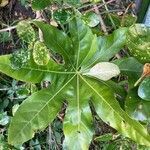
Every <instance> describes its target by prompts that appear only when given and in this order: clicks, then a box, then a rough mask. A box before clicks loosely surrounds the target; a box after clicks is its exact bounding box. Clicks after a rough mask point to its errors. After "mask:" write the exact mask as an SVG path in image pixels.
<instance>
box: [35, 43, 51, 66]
mask: <svg viewBox="0 0 150 150" xmlns="http://www.w3.org/2000/svg"><path fill="white" fill-rule="evenodd" d="M49 59H50V54H49V51H48V49H47V47H46V46H45V44H44V43H43V42H40V41H37V42H35V43H34V47H33V60H34V62H35V63H36V64H38V65H47V64H48V62H49Z"/></svg>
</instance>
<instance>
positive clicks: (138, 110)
mask: <svg viewBox="0 0 150 150" xmlns="http://www.w3.org/2000/svg"><path fill="white" fill-rule="evenodd" d="M149 107H150V102H149V101H145V100H143V99H141V98H140V97H139V96H138V94H137V89H136V88H134V89H132V90H131V91H130V92H129V94H128V96H127V98H126V112H127V113H128V114H129V115H130V116H131V117H132V118H133V119H136V120H139V121H144V122H145V121H147V122H149V119H150V109H149Z"/></svg>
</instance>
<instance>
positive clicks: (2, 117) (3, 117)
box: [0, 112, 9, 126]
mask: <svg viewBox="0 0 150 150" xmlns="http://www.w3.org/2000/svg"><path fill="white" fill-rule="evenodd" d="M8 122H9V116H7V112H4V113H1V114H0V125H2V126H5V125H6V124H8Z"/></svg>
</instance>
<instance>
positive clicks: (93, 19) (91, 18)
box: [83, 12, 100, 27]
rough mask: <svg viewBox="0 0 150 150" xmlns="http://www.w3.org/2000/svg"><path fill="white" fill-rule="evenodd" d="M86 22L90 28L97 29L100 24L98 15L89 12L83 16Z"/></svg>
mask: <svg viewBox="0 0 150 150" xmlns="http://www.w3.org/2000/svg"><path fill="white" fill-rule="evenodd" d="M83 19H84V21H85V22H86V23H87V24H88V26H90V27H95V26H97V25H98V24H99V22H100V21H99V17H98V15H97V14H96V13H93V12H88V13H86V14H85V15H84V16H83Z"/></svg>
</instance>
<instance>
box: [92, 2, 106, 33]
mask: <svg viewBox="0 0 150 150" xmlns="http://www.w3.org/2000/svg"><path fill="white" fill-rule="evenodd" d="M94 9H95V13H96V14H97V15H98V17H99V21H100V25H101V28H102V30H103V32H104V33H105V34H106V35H107V34H108V32H107V28H106V25H105V23H104V21H103V18H102V16H101V14H100V12H99V9H98V7H97V5H96V4H94Z"/></svg>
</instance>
